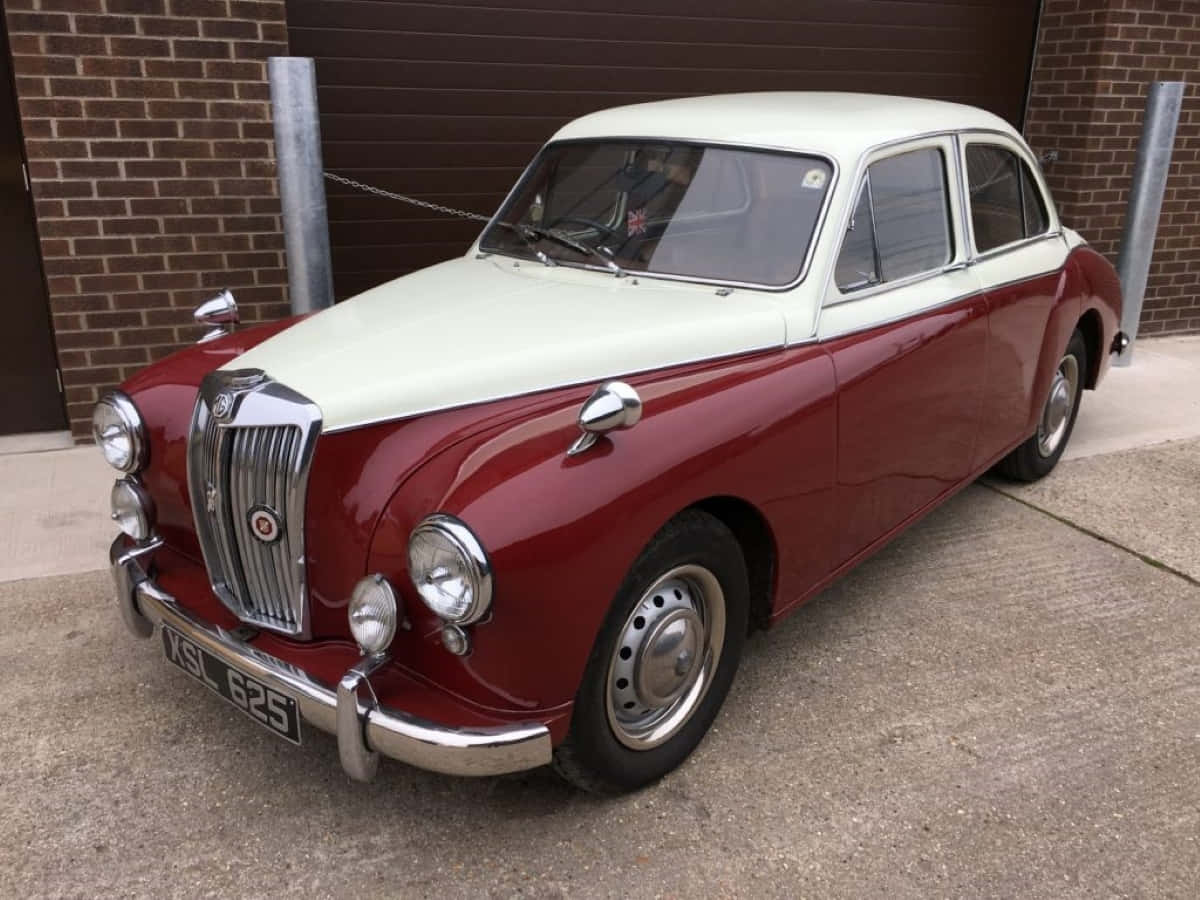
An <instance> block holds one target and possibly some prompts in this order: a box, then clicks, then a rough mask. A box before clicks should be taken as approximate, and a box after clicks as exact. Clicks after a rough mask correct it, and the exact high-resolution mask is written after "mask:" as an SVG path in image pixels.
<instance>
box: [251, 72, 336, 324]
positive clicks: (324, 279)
mask: <svg viewBox="0 0 1200 900" xmlns="http://www.w3.org/2000/svg"><path fill="white" fill-rule="evenodd" d="M267 75H268V78H269V80H270V83H271V115H272V117H273V119H274V124H275V164H276V168H277V170H278V173H279V201H280V206H281V208H282V211H283V241H284V246H285V247H286V248H287V273H288V296H289V298H290V299H291V304H292V312H294V313H305V312H313V311H314V310H318V309H324V308H325V307H328V306H332V305H333V265H332V262H331V261H330V256H329V218H328V214H327V212H326V208H325V178H324V166H323V165H322V161H321V126H320V123H319V122H318V120H317V75H316V66H315V65H314V64H313V61H312V59H311V58H309V57H304V56H272V57H270V58H269V59H268V60H267Z"/></svg>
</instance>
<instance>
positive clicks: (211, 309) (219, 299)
mask: <svg viewBox="0 0 1200 900" xmlns="http://www.w3.org/2000/svg"><path fill="white" fill-rule="evenodd" d="M192 318H194V319H195V320H196V324H197V325H207V326H209V329H208V331H206V332H205V333H204V337H202V338H200V340H199V341H197V343H200V344H203V343H204V342H205V341H212V340H215V339H217V338H219V337H224V336H225V335H227V334H230V333H232V331H233V327H234V326H235V325H237V323H238V321H239V320H238V308H237V301H236V300H234V299H233V294H231V293H230V292H229V291H221V293H219V294H217V296H215V297H213V298H211V299H209V300H205V301H204V302H203V303H201V304H200V305H199V306H197V307H196V311H195V312H193V313H192Z"/></svg>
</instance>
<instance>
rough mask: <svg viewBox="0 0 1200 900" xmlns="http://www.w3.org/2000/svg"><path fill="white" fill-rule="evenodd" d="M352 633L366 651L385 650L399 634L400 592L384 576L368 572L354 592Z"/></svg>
mask: <svg viewBox="0 0 1200 900" xmlns="http://www.w3.org/2000/svg"><path fill="white" fill-rule="evenodd" d="M348 614H349V617H350V633H351V634H352V635H354V640H355V641H357V642H358V646H359V649H361V650H362V652H363V653H364V654H367V655H372V654H375V653H382V652H383V651H384V650H386V649H387V648H388V647H389V646H391V643H392V638H394V637H395V636H396V621H397V619H398V618H399V609H398V607H397V603H396V592H395V591H394V590H392V586H391V585H390V584H388V581H387V579H386V578H384V577H383V576H382V575H379V574H376V575H368V576H367V577H366V578H364V579H362V580H361V581H359V582H358V584H356V585H355V586H354V590H353V592H352V593H351V594H350V608H349V610H348Z"/></svg>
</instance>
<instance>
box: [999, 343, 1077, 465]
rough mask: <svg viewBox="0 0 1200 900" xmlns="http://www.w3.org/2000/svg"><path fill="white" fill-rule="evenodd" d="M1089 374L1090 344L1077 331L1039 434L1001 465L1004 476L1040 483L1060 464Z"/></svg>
mask: <svg viewBox="0 0 1200 900" xmlns="http://www.w3.org/2000/svg"><path fill="white" fill-rule="evenodd" d="M1086 371H1087V343H1086V342H1085V341H1084V339H1083V334H1082V333H1081V332H1079V331H1078V330H1076V331H1075V333H1074V334H1072V335H1071V340H1070V342H1069V343H1068V344H1067V350H1066V352H1065V353H1064V354H1063V356H1062V359H1060V360H1059V362H1058V368H1057V369H1055V371H1054V376H1053V378H1051V380H1050V392H1049V394H1048V395H1047V397H1046V403H1045V405H1044V406H1043V407H1042V415H1041V418H1040V419H1038V427H1037V431H1036V432H1034V434H1033V436H1032V437H1030V438H1029V440H1027V441H1026V442H1025V443H1023V444H1022V445H1021V446H1019V447H1018V448H1017V449H1016V450H1014V451H1013V452H1012V453H1010V454H1009V455H1008V456H1006V457H1004V459H1002V460H1001V461H1000V465H999V466H998V469H999V471H1000V472H1001V474H1003V475H1007V476H1008V477H1009V478H1012V479H1015V480H1017V481H1037V479H1039V478H1041V477H1042V476H1043V475H1046V474H1048V473H1049V472H1050V470H1051V469H1053V468H1054V467H1055V466H1056V465H1057V464H1058V460H1059V459H1060V458H1061V457H1062V455H1063V451H1064V450H1065V449H1066V447H1067V441H1069V440H1070V439H1071V432H1072V431H1073V430H1074V428H1075V418H1076V416H1078V415H1079V401H1080V399H1081V398H1082V397H1083V373H1084V372H1086Z"/></svg>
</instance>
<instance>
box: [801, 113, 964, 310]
mask: <svg viewBox="0 0 1200 900" xmlns="http://www.w3.org/2000/svg"><path fill="white" fill-rule="evenodd" d="M955 136H956V135H955V133H954V132H948V131H934V132H929V133H927V134H918V135H913V136H911V137H904V138H899V139H897V140H894V141H885V142H884V143H882V144H876V145H874V146H872V147H868V148H867V149H866V150H864V151H863V152H862V155H861V156H860V157H859V161H858V167H857V169H856V170H855V181H854V183H855V185H856V186H857V187H856V190H855V193H854V202H851V203H850V205H849V206H848V208H847V210H846V215H845V216H844V217H843V219H842V226H841V229H840V230H839V232H838V235H839V236H838V238H837V242H838V244H837V250H836V251H835V252H834V253H833V255H832V256H831V257H830V263H829V272H828V273H827V275H826V277H825V287H824V289H823V290H822V292H821V295H820V297H819V299H818V303H819V307H818V310H817V323H816V330H817V333H820V330H821V310H823V309H824V308H825V307H827V306H839V305H841V304H843V303H852V302H853V301H855V300H865V299H866V298H868V297H874V296H877V295H879V294H882V293H884V292H885V291H890V290H895V289H897V288H902V287H907V286H908V285H911V284H917V283H918V282H921V281H927V280H928V279H930V278H936V277H937V276H939V275H944V274H945V273H946V272H951V271H955V270H957V269H959V268H961V267H962V263H964V262H965V263H966V265H970V264H971V259H970V257H969V255H968V254H969V252H970V251H969V249H968V247H967V245H966V244H964V243H963V239H962V229H963V219H964V218H965V212H966V208H965V207H963V208H962V209H961V210H960V212H959V217H958V219H957V220H955V218H954V203H953V200H952V199H951V198H952V194H953V190H954V188H953V183H952V181H953V176H952V175H951V172H950V169H951V168H953V169H954V172H955V174H960V173H959V167H960V163H959V161H958V160H957V159H956V160H954V161H953V162H951V161H950V160H949V159H948V158H947V157H946V154H945V153H942V160H943V162H944V164H945V175H946V203H947V204H948V209H949V211H950V228H949V229H948V230H947V235H948V236H949V237H951V238H954V239H955V245H954V247H953V248H952V249H953V252H952V253H951V254H950V259H949V260H948V261H947V262H946V263H945V264H943V265H941V266H939V267H938V268H935V269H927V270H926V271H924V272H916V273H914V274H912V275H907V276H905V277H904V278H899V279H897V280H895V281H880V282H879V283H877V284H873V285H870V286H869V287H864V288H861V289H859V290H856V291H851V292H850V293H843V292H842V290H841V288H839V287H837V282H836V281H835V276H836V274H837V259H838V257H839V256H841V254H842V246H843V244H844V243H845V241H846V229H847V227H848V225H849V222H850V217H851V216H853V215H854V207H855V205H856V202H857V199H858V191H860V190H861V189H862V186H863V185H864V184H867V185H868V189H869V182H868V177H869V175H870V171H871V165H872V164H873V163H876V162H878V161H879V160H878V159H874V160H871V162H867V160H868V159H870V158H871V157H872V156H874V155H875V154H876V153H878V152H879V151H881V150H890V149H892V148H893V147H901V148H902V147H903V146H904V145H906V144H910V143H924V142H925V141H930V140H935V139H941V138H946V137H949V138H953V137H955ZM921 149H924V148H923V147H913V148H912V150H911V151H910V150H903V149H901V150H900V151H899V152H897V153H889V154H888V155H887V156H884V157H881V158H882V159H891V158H892V157H893V156H902V155H903V154H904V153H908V152H912V151H915V150H921ZM937 149H938V151H939V152H941V149H942V148H940V147H939V148H937ZM873 210H874V204H872V223H871V227H872V229H874V212H873ZM877 255H878V248H877ZM877 274H878V275H880V277H882V275H883V272H882V267H880V271H879V272H878V273H877ZM831 288H832V289H833V291H834V293H833V294H831V293H830V289H831Z"/></svg>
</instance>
